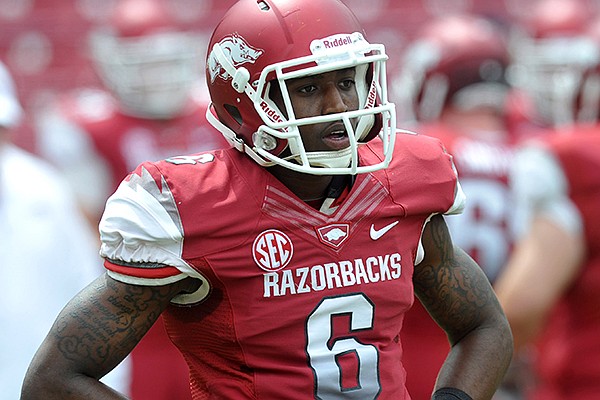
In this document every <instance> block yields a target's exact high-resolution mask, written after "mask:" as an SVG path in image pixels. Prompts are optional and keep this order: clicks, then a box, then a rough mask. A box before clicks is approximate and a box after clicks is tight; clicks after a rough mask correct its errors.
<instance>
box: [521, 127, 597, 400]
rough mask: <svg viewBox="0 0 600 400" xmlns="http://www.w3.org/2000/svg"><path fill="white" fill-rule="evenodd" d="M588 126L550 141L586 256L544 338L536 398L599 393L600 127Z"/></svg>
mask: <svg viewBox="0 0 600 400" xmlns="http://www.w3.org/2000/svg"><path fill="white" fill-rule="evenodd" d="M584 129H585V128H581V131H577V132H573V134H561V133H558V134H556V135H552V136H551V137H549V138H548V139H547V141H546V148H547V150H548V151H550V152H551V154H552V155H553V156H554V157H555V159H556V160H558V163H559V164H560V168H561V170H562V173H563V174H564V176H565V177H566V180H567V182H568V196H569V197H570V199H571V201H572V202H573V204H574V205H575V206H576V207H577V210H578V211H579V214H580V216H581V220H582V221H583V228H584V230H583V232H584V235H585V245H586V259H585V261H584V264H583V265H582V266H581V268H580V273H579V274H578V276H577V277H576V279H575V280H574V282H573V283H572V284H571V285H570V286H569V288H568V289H567V291H566V293H565V294H564V295H563V296H562V297H561V299H560V300H559V302H558V304H557V305H556V306H555V307H554V308H553V311H552V314H551V316H550V320H549V323H548V325H547V326H546V328H545V329H544V333H543V335H542V337H541V340H540V343H539V344H540V350H539V352H538V359H537V361H536V370H537V374H538V376H539V378H540V379H539V386H538V387H537V389H536V393H535V395H534V396H533V397H532V398H535V399H543V400H547V399H549V400H554V399H575V400H587V399H595V398H597V397H598V393H599V392H600V362H599V361H598V360H600V340H599V338H600V307H599V304H600V224H599V223H598V221H600V207H599V205H600V173H599V172H598V171H600V127H598V126H597V127H593V128H590V129H589V130H588V129H585V130H584Z"/></svg>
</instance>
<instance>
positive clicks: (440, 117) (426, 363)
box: [394, 14, 517, 399]
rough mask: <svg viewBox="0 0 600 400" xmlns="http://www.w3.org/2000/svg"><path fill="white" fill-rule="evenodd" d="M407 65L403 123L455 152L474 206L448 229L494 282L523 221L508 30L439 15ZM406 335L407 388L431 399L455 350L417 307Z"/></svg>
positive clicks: (398, 88) (400, 91)
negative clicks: (512, 189) (510, 115)
mask: <svg viewBox="0 0 600 400" xmlns="http://www.w3.org/2000/svg"><path fill="white" fill-rule="evenodd" d="M403 61H404V62H403V63H402V70H401V74H400V75H399V77H400V78H399V80H398V81H397V82H396V85H395V87H394V89H395V93H396V94H397V96H398V98H399V101H400V102H401V104H402V105H403V107H402V110H404V111H405V115H403V116H402V119H404V120H406V123H412V124H415V125H416V126H417V128H415V129H417V130H418V131H419V133H421V134H426V135H430V136H434V137H436V138H438V139H440V140H441V141H442V142H443V143H444V145H445V147H446V148H447V149H448V152H449V153H450V154H452V156H453V161H454V164H455V166H456V169H457V171H458V175H459V177H460V182H461V186H462V188H463V190H464V191H465V194H466V196H467V199H468V201H467V205H466V207H465V210H464V212H463V213H462V214H461V215H459V216H453V217H451V218H448V219H447V223H448V227H449V228H450V232H451V234H452V236H453V238H454V242H455V243H456V244H457V245H459V246H460V247H461V248H463V249H464V250H465V251H466V252H467V253H468V254H469V255H470V256H471V257H473V258H474V259H475V260H476V261H477V263H478V264H479V265H480V266H481V268H482V269H483V271H484V272H485V274H486V276H487V277H488V279H489V280H490V282H493V281H494V279H495V277H496V276H497V274H498V272H499V271H500V269H501V267H503V266H504V264H505V262H506V259H507V258H508V256H509V253H510V250H511V247H512V242H513V225H514V224H515V217H516V216H517V215H516V214H515V213H514V212H513V210H512V209H511V202H510V198H509V196H510V193H509V187H508V181H507V180H508V167H509V165H510V163H511V160H512V156H513V141H514V139H513V137H512V135H511V132H510V131H509V129H508V123H507V120H506V116H505V112H504V105H505V101H506V98H507V95H508V94H509V86H508V84H507V83H506V81H505V71H506V67H507V65H508V63H509V54H508V49H507V45H506V40H505V35H504V32H503V31H502V30H501V29H500V28H499V27H498V26H496V25H494V23H493V22H492V21H490V20H487V19H485V18H483V17H480V16H476V15H469V14H461V15H451V16H444V17H439V18H436V19H433V20H431V21H430V22H428V23H427V24H426V25H424V26H423V27H422V28H421V30H420V31H419V32H418V35H417V38H416V39H415V41H414V42H413V43H411V44H410V45H409V46H408V47H407V49H406V51H405V54H404V57H403ZM402 336H403V343H404V345H405V354H404V360H405V362H404V366H405V368H406V371H407V374H408V378H407V386H408V388H409V390H410V391H411V393H412V394H413V395H414V396H415V397H416V398H423V399H425V398H428V397H429V396H430V394H431V392H432V391H433V387H434V385H435V380H436V377H437V373H438V369H439V367H440V366H441V365H442V363H443V362H444V360H445V358H446V354H447V352H448V348H449V344H448V339H447V337H446V334H445V333H444V331H443V330H441V329H440V328H439V327H438V326H437V325H436V323H435V322H434V321H433V320H432V319H431V317H430V316H429V314H428V313H427V312H426V310H425V309H424V308H423V307H421V306H420V304H418V303H417V304H415V306H414V307H413V308H412V309H411V310H410V311H409V312H408V313H407V315H406V318H405V324H404V329H403V332H402Z"/></svg>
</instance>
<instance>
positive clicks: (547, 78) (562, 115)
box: [507, 0, 600, 138]
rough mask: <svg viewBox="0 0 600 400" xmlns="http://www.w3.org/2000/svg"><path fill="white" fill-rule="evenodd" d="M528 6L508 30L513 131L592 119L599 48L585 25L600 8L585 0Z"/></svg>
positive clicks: (543, 0) (532, 131)
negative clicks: (592, 72) (596, 8)
mask: <svg viewBox="0 0 600 400" xmlns="http://www.w3.org/2000/svg"><path fill="white" fill-rule="evenodd" d="M529 7H530V8H528V10H527V12H523V13H522V14H519V15H516V16H515V18H514V20H513V21H512V24H511V31H510V41H509V49H510V55H511V65H510V68H509V72H508V74H507V77H508V80H509V81H510V83H511V86H512V87H513V88H514V90H513V93H512V95H511V100H512V101H511V102H509V103H508V108H509V109H508V111H507V112H508V114H509V115H510V120H511V125H512V127H513V128H512V130H513V131H514V133H515V135H519V136H521V137H523V138H527V137H531V136H532V135H537V134H543V133H544V132H545V130H546V129H547V128H556V127H560V126H561V125H570V124H572V123H577V122H585V121H594V120H595V119H596V115H597V113H598V101H599V100H598V98H599V96H600V85H599V84H598V82H597V81H596V82H593V80H594V79H595V78H594V77H593V76H591V75H589V72H590V71H591V70H592V69H593V67H594V66H595V65H596V63H597V61H598V48H597V46H596V44H595V43H594V42H593V40H592V39H591V37H590V36H589V35H588V34H587V32H586V29H587V27H588V26H589V24H590V22H591V20H592V18H593V16H594V14H596V13H597V10H595V9H594V8H592V7H591V6H590V4H589V3H586V2H585V1H582V0H538V1H536V2H532V3H530V5H529ZM588 79H592V81H589V82H587V83H586V82H585V81H586V80H588ZM581 89H583V90H581Z"/></svg>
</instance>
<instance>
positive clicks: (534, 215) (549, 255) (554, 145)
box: [495, 16, 600, 400]
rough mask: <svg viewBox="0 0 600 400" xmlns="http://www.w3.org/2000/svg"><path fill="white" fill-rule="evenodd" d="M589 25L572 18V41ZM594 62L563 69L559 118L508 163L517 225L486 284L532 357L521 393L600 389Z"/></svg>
mask: <svg viewBox="0 0 600 400" xmlns="http://www.w3.org/2000/svg"><path fill="white" fill-rule="evenodd" d="M596 18H598V17H597V16H596ZM586 28H587V30H586ZM598 28H600V19H599V20H594V21H592V22H590V23H588V24H586V25H585V26H580V27H579V30H580V32H582V33H581V35H580V36H581V40H588V39H592V40H593V41H594V43H596V44H598V43H600V41H599V40H598V39H599V38H600V36H599V35H598V34H599V33H600V30H599V29H598ZM593 54H594V53H593V52H591V53H590V54H588V56H589V55H593ZM599 65H600V64H599V63H598V60H596V64H594V65H592V66H590V67H589V68H588V69H585V70H584V69H579V70H577V69H571V70H570V76H571V78H570V79H573V80H575V82H572V83H571V84H570V85H569V86H567V87H568V88H569V89H570V90H571V91H572V92H571V93H567V94H563V95H562V96H560V97H559V99H560V98H562V99H563V100H564V102H562V103H560V102H558V101H557V102H554V103H553V108H554V110H556V115H560V116H566V117H568V119H567V120H566V121H561V123H557V124H556V125H555V129H554V130H552V131H548V132H546V133H545V134H544V135H541V136H539V137H538V138H537V139H536V140H532V141H527V142H525V143H524V144H523V145H522V146H521V147H520V148H519V151H518V152H517V155H516V157H515V162H514V165H513V167H512V168H511V173H510V183H511V187H512V189H513V191H514V193H515V195H514V199H515V205H516V209H517V210H519V212H520V213H521V214H522V215H523V216H524V219H523V220H524V221H525V224H523V226H522V227H521V228H520V230H519V240H518V242H517V243H516V246H515V250H514V252H513V254H512V256H511V258H510V259H509V260H508V262H507V265H506V267H505V268H504V269H503V273H502V274H501V275H500V277H499V279H498V281H497V282H496V284H495V288H496V291H497V293H498V297H499V298H500V300H501V302H502V304H503V306H504V308H505V311H506V314H507V317H508V318H509V320H510V323H511V327H512V330H513V334H514V339H515V346H516V350H517V351H518V352H520V353H523V352H526V353H528V354H530V355H531V356H532V362H533V366H534V372H535V381H534V383H535V385H533V386H532V387H531V388H529V390H528V391H527V393H526V396H525V398H526V399H531V400H557V399H565V400H591V399H596V398H598V393H599V391H600V363H598V360H600V341H598V337H600V311H599V308H598V304H599V303H600V231H599V230H598V229H599V228H598V227H599V226H600V225H599V223H600V212H599V208H598V204H600V174H599V173H598V171H599V170H600V123H599V119H598V112H599V111H600V107H599V104H600V102H599V101H598V96H599V95H600V91H599V89H598V82H600V74H599V71H600V70H599ZM563 73H566V71H565V72H563ZM575 73H578V75H577V76H576V75H575ZM554 79H555V81H554V82H553V83H555V84H556V83H557V82H556V81H559V82H560V77H555V78H554ZM574 99H584V100H585V101H576V102H574V101H573V100H574ZM594 104H595V107H594ZM586 107H587V108H586ZM582 110H586V112H585V113H582Z"/></svg>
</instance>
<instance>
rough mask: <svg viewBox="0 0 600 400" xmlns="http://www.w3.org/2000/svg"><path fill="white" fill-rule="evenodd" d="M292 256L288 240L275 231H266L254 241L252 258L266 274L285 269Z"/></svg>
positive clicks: (282, 234)
mask: <svg viewBox="0 0 600 400" xmlns="http://www.w3.org/2000/svg"><path fill="white" fill-rule="evenodd" d="M293 255H294V246H293V245H292V241H291V240H290V238H289V237H288V236H287V235H286V234H285V233H283V232H281V231H278V230H276V229H268V230H266V231H264V232H262V233H261V234H260V235H258V236H257V237H256V239H254V243H253V244H252V256H253V257H254V262H256V265H258V266H259V267H260V268H261V269H263V270H265V271H267V272H273V271H279V270H281V269H283V268H285V267H286V266H287V265H288V264H289V263H290V261H291V260H292V256H293Z"/></svg>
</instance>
